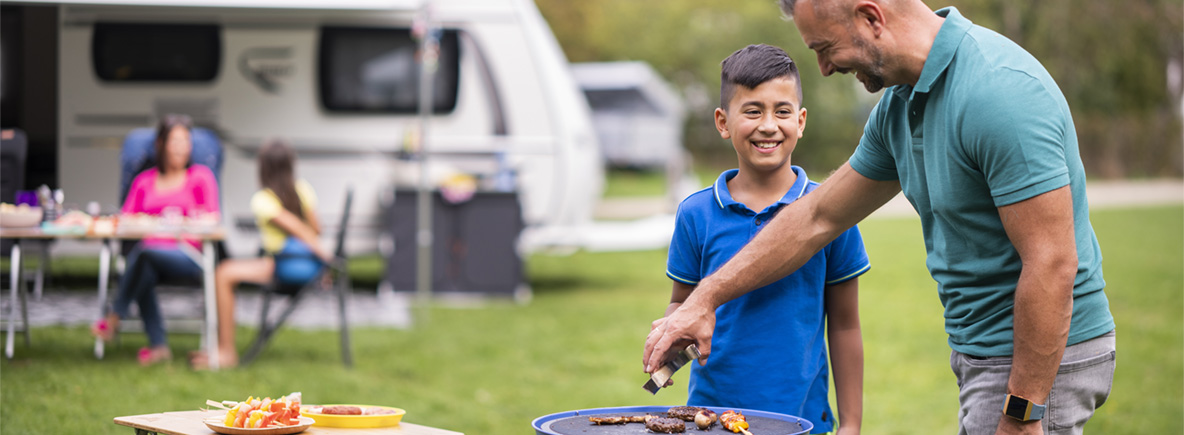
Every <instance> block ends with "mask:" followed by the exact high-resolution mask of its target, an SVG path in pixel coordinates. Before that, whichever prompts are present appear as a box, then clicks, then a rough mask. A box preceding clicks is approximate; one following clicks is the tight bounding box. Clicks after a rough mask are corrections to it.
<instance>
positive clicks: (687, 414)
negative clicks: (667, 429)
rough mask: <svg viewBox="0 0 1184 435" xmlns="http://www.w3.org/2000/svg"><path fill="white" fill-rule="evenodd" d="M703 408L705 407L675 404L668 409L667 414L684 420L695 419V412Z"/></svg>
mask: <svg viewBox="0 0 1184 435" xmlns="http://www.w3.org/2000/svg"><path fill="white" fill-rule="evenodd" d="M702 410H703V408H700V407H698V406H675V407H673V408H670V410H669V411H666V414H668V415H670V416H671V417H674V418H677V419H679V420H682V421H695V414H698V413H699V411H702Z"/></svg>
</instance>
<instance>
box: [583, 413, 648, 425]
mask: <svg viewBox="0 0 1184 435" xmlns="http://www.w3.org/2000/svg"><path fill="white" fill-rule="evenodd" d="M649 417H653V416H652V415H622V416H619V417H588V421H590V422H592V423H593V424H597V425H601V424H625V423H645V420H646V418H649Z"/></svg>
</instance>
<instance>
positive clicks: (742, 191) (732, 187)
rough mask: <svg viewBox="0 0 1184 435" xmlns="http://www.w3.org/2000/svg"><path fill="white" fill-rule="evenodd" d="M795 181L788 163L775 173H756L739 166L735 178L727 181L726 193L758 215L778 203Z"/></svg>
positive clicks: (795, 176)
mask: <svg viewBox="0 0 1184 435" xmlns="http://www.w3.org/2000/svg"><path fill="white" fill-rule="evenodd" d="M797 179H798V176H797V174H796V173H794V171H793V166H792V165H790V163H789V162H785V165H783V166H782V167H780V168H778V169H777V170H775V171H756V170H753V169H752V168H745V167H744V166H741V167H740V170H739V172H738V173H737V174H736V176H735V177H732V179H731V180H728V192H729V193H731V194H732V199H734V200H736V202H739V203H741V204H744V206H745V207H748V208H749V209H750V210H752V211H754V212H757V213H760V212H761V211H764V209H765V208H767V207H769V206H770V205H773V204H775V203H777V201H780V200H781V198H782V197H784V196H785V193H786V192H789V189H790V188H792V187H793V183H794V182H796V181H797Z"/></svg>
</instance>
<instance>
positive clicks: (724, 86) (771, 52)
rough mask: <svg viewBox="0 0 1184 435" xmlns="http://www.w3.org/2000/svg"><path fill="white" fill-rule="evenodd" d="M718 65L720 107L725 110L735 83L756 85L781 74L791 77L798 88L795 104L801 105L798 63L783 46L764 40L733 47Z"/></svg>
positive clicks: (747, 86) (748, 85)
mask: <svg viewBox="0 0 1184 435" xmlns="http://www.w3.org/2000/svg"><path fill="white" fill-rule="evenodd" d="M720 66H721V68H720V69H721V70H722V72H721V74H720V86H719V107H720V108H721V109H724V110H728V102H729V101H731V100H732V96H733V95H736V86H744V87H746V88H748V89H755V88H756V87H757V86H760V85H761V84H762V83H764V82H767V81H770V80H773V79H776V78H781V77H784V78H787V79H789V80H791V81H793V83H794V85H795V86H796V87H797V89H798V106H801V105H802V79H801V77H800V76H798V66H797V64H795V63H794V62H793V59H791V58H790V57H789V54H787V53H786V52H785V50H782V49H780V48H778V47H774V46H772V45H766V44H756V45H749V46H747V47H744V48H741V49H739V50H736V52H735V53H732V55H731V56H728V58H727V59H724V61H723V62H722V63H720Z"/></svg>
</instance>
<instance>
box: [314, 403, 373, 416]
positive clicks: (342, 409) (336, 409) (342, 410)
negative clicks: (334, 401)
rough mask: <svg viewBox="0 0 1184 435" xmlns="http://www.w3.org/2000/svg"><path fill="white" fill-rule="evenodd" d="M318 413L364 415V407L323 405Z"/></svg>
mask: <svg viewBox="0 0 1184 435" xmlns="http://www.w3.org/2000/svg"><path fill="white" fill-rule="evenodd" d="M316 414H329V415H362V408H359V407H356V406H348V405H333V406H324V407H321V410H320V411H318V412H316Z"/></svg>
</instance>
